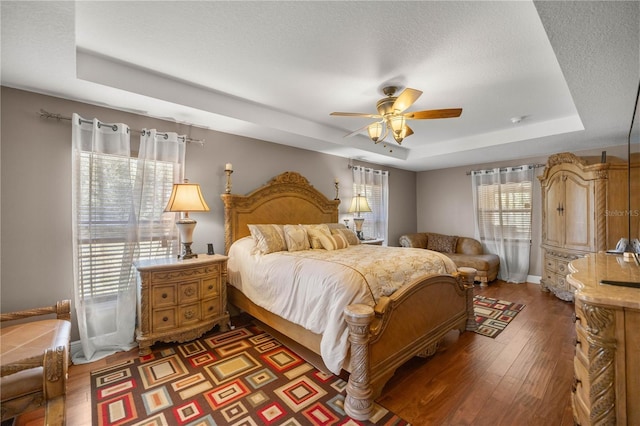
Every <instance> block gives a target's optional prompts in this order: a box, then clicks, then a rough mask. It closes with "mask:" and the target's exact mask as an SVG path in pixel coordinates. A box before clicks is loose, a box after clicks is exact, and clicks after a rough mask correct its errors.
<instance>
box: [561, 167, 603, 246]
mask: <svg viewBox="0 0 640 426" xmlns="http://www.w3.org/2000/svg"><path fill="white" fill-rule="evenodd" d="M563 176H564V177H563V179H564V199H565V204H564V211H563V214H564V217H565V221H564V228H565V229H564V247H565V248H569V249H574V250H585V251H594V250H595V229H594V222H595V221H594V217H593V214H594V197H595V193H594V186H593V182H592V181H586V180H584V179H581V178H580V177H579V176H577V175H575V174H573V173H568V172H564V173H563Z"/></svg>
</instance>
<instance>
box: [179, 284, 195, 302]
mask: <svg viewBox="0 0 640 426" xmlns="http://www.w3.org/2000/svg"><path fill="white" fill-rule="evenodd" d="M178 288H179V290H178V303H179V304H181V305H184V304H185V303H191V302H196V301H198V299H200V281H199V280H196V281H189V282H184V283H180V284H178Z"/></svg>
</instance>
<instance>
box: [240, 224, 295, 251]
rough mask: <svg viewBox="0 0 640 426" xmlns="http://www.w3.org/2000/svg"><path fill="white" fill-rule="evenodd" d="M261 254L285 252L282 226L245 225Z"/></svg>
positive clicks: (285, 244) (285, 246)
mask: <svg viewBox="0 0 640 426" xmlns="http://www.w3.org/2000/svg"><path fill="white" fill-rule="evenodd" d="M247 226H248V227H249V231H250V232H251V236H252V237H253V239H254V240H255V242H256V247H257V248H258V250H259V251H260V252H261V253H262V254H269V253H273V252H276V251H285V250H287V243H286V242H285V240H284V232H283V231H282V225H271V224H270V225H247Z"/></svg>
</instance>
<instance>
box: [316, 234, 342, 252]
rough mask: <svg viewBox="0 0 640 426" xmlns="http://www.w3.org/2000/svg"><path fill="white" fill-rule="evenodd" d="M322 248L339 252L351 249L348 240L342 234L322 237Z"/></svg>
mask: <svg viewBox="0 0 640 426" xmlns="http://www.w3.org/2000/svg"><path fill="white" fill-rule="evenodd" d="M319 239H320V242H321V243H322V248H324V249H325V250H338V249H343V248H347V247H349V243H348V242H347V240H346V239H345V238H344V237H343V236H342V235H340V234H334V235H324V234H323V235H321V236H320V237H319Z"/></svg>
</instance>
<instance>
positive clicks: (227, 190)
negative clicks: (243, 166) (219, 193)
mask: <svg viewBox="0 0 640 426" xmlns="http://www.w3.org/2000/svg"><path fill="white" fill-rule="evenodd" d="M224 172H225V173H226V175H227V184H226V186H225V188H224V192H225V193H226V194H231V173H233V170H232V169H229V168H226V169H224Z"/></svg>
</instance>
